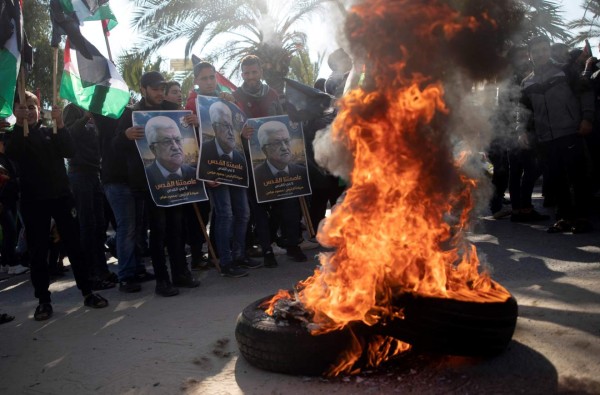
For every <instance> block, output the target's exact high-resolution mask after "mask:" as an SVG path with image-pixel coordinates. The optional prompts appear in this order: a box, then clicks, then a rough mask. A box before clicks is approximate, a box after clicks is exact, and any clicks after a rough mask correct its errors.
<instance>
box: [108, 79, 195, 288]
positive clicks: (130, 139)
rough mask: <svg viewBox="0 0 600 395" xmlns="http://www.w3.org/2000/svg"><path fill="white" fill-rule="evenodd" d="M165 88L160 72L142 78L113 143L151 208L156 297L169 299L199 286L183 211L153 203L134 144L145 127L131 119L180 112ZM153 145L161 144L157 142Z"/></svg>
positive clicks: (135, 187) (132, 183)
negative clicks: (139, 114) (187, 255)
mask: <svg viewBox="0 0 600 395" xmlns="http://www.w3.org/2000/svg"><path fill="white" fill-rule="evenodd" d="M164 88H165V79H164V77H163V76H162V74H160V73H159V72H157V71H149V72H147V73H144V74H143V75H142V78H141V80H140V91H141V93H142V99H141V100H140V101H139V102H138V103H137V104H135V105H134V106H131V107H127V108H126V109H125V111H124V112H123V115H122V116H121V119H120V122H119V126H118V127H117V135H116V136H115V140H114V144H115V149H116V150H117V151H118V152H121V153H122V154H123V155H124V156H125V158H126V163H127V173H128V181H129V187H130V188H131V190H132V191H133V192H134V193H135V194H137V195H138V196H143V197H144V199H145V201H146V204H147V205H148V212H149V216H148V218H149V223H150V224H149V225H150V255H151V258H152V266H153V268H154V275H155V276H156V288H155V292H156V294H157V295H160V296H165V297H168V296H175V295H177V294H179V289H177V287H186V288H195V287H198V286H199V285H200V283H199V282H198V281H196V280H195V279H194V278H193V277H192V274H191V273H190V271H189V269H188V268H187V262H186V260H185V244H184V229H183V224H184V220H183V213H184V211H183V208H182V207H181V206H172V207H159V206H157V205H156V204H155V203H154V202H153V201H152V200H151V198H150V193H149V189H148V183H147V180H146V174H145V171H144V164H143V162H142V159H141V157H140V155H139V153H138V150H137V147H136V145H135V140H138V139H142V138H144V137H145V136H146V135H145V132H144V127H142V126H133V121H132V119H131V116H132V112H133V111H163V110H178V109H179V106H178V105H176V104H174V103H171V102H168V101H165V100H164ZM168 140H169V141H168V144H169V145H170V147H173V146H174V145H177V143H176V142H175V140H173V138H172V137H170V138H169V139H168ZM149 143H151V142H149ZM152 143H153V144H158V141H154V142H152ZM163 143H167V141H164V140H161V144H162V145H164V144H163ZM167 148H168V149H170V148H169V147H168V146H167V147H162V148H161V149H167ZM156 152H158V150H157V151H156ZM165 245H166V247H167V251H168V253H169V264H170V267H171V275H170V277H169V272H168V271H167V266H166V258H165Z"/></svg>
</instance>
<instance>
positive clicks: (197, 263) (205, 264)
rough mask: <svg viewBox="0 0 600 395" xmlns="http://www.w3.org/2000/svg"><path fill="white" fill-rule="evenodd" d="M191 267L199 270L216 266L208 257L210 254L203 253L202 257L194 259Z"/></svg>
mask: <svg viewBox="0 0 600 395" xmlns="http://www.w3.org/2000/svg"><path fill="white" fill-rule="evenodd" d="M190 267H191V269H192V270H194V271H198V270H209V269H210V268H212V267H215V265H213V263H212V262H211V261H210V259H208V255H206V254H205V255H202V258H201V259H192V263H191V264H190Z"/></svg>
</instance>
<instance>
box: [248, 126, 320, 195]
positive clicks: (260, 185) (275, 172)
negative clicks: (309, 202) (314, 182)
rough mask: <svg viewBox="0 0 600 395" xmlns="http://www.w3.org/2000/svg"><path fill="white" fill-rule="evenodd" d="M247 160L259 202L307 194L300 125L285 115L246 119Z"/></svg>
mask: <svg viewBox="0 0 600 395" xmlns="http://www.w3.org/2000/svg"><path fill="white" fill-rule="evenodd" d="M246 124H247V125H248V126H250V127H252V128H253V129H254V133H253V135H252V138H251V139H250V157H251V159H252V171H253V174H254V185H255V188H256V198H257V201H258V202H259V203H262V202H269V201H273V200H281V199H289V198H292V197H298V196H304V195H310V194H311V193H312V191H311V189H310V182H309V179H308V171H307V167H306V152H305V150H304V134H303V132H302V124H300V123H297V122H292V121H290V119H289V118H288V116H287V115H281V116H276V117H265V118H250V119H248V121H247V122H246Z"/></svg>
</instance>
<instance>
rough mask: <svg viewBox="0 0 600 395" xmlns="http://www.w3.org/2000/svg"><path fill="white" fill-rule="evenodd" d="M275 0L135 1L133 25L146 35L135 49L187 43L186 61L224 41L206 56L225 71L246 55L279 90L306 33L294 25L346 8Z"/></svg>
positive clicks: (338, 0) (322, 1)
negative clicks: (255, 60) (256, 59)
mask: <svg viewBox="0 0 600 395" xmlns="http://www.w3.org/2000/svg"><path fill="white" fill-rule="evenodd" d="M282 3H283V2H276V1H273V0H255V1H242V0H207V1H203V2H202V3H201V6H199V4H198V2H197V1H195V0H173V1H162V0H134V4H135V6H136V10H135V11H134V16H133V22H132V24H133V26H134V27H135V28H136V29H137V30H138V31H139V32H140V33H141V35H142V36H143V37H144V38H143V42H141V43H140V44H139V49H140V50H141V51H142V52H143V53H144V54H145V55H149V54H151V53H153V52H155V51H156V50H158V49H160V48H162V47H164V46H165V45H167V44H169V43H171V42H173V41H175V40H178V39H182V38H183V39H185V40H186V47H185V57H186V58H188V57H189V56H190V54H191V52H192V49H193V48H194V47H195V46H196V45H200V48H201V49H202V50H204V49H207V48H206V47H207V45H208V44H209V43H211V42H212V41H213V40H214V39H215V38H217V37H220V38H226V39H228V41H227V42H226V43H225V44H224V45H222V46H221V47H220V48H218V49H214V50H212V51H211V53H210V54H209V55H210V56H211V57H213V58H216V59H219V60H221V61H222V62H223V63H222V65H223V67H224V68H227V67H228V66H230V65H234V64H237V62H239V61H240V59H241V58H242V57H243V56H245V55H248V54H254V55H257V56H259V57H260V58H261V59H262V61H263V63H264V78H265V80H266V81H267V83H268V84H269V85H271V86H272V87H273V88H275V89H277V90H279V91H281V89H282V88H283V80H282V78H283V77H284V76H286V75H287V73H288V71H289V66H290V62H291V59H292V57H293V56H294V55H295V54H296V53H298V51H299V50H300V49H302V48H304V46H305V44H306V34H305V33H303V32H299V31H297V30H295V28H296V26H297V24H298V22H299V21H300V20H302V19H305V18H308V17H309V16H310V15H311V14H314V13H316V12H319V11H323V10H325V5H326V4H327V3H330V4H334V5H336V6H337V7H338V8H339V9H340V10H344V9H345V7H344V4H343V3H344V2H343V0H301V1H294V2H289V3H287V2H286V3H283V4H284V5H288V8H287V9H286V8H285V7H282Z"/></svg>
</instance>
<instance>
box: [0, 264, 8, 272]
mask: <svg viewBox="0 0 600 395" xmlns="http://www.w3.org/2000/svg"><path fill="white" fill-rule="evenodd" d="M8 268H9V266H8V265H0V273H8Z"/></svg>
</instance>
